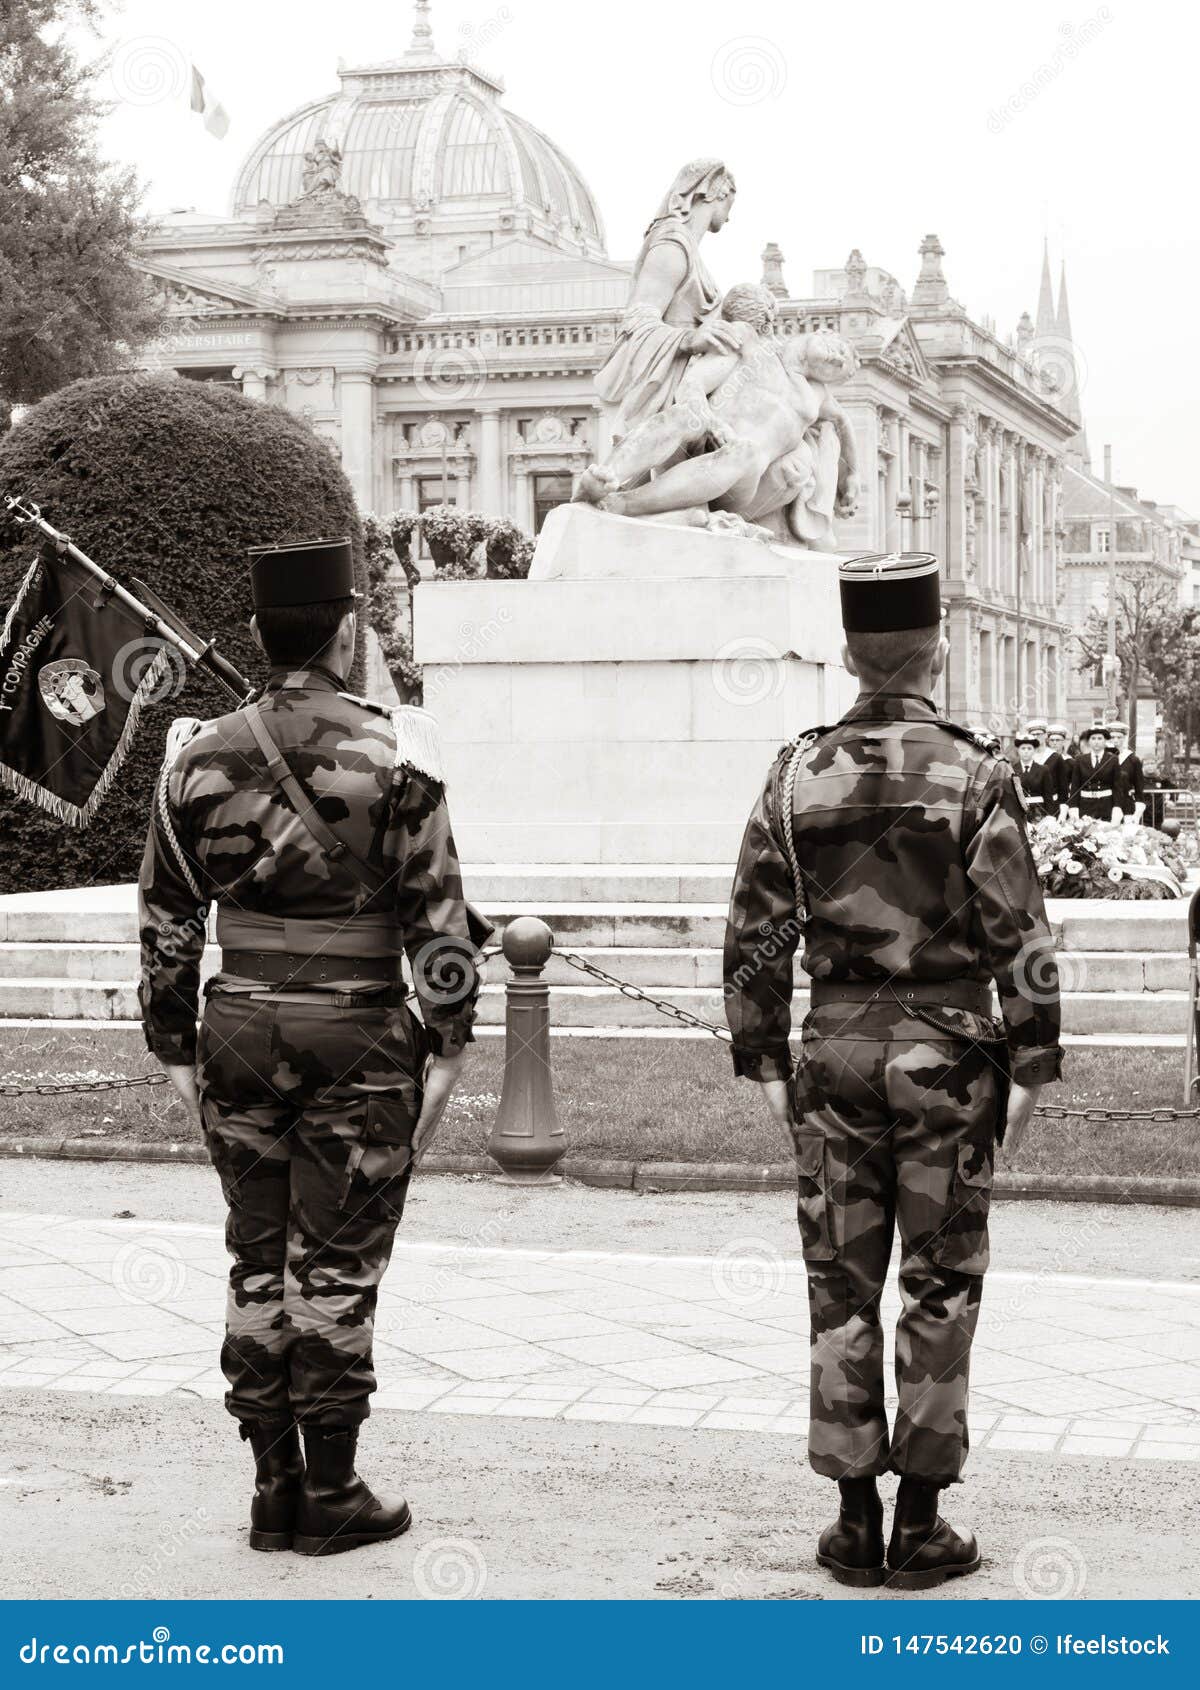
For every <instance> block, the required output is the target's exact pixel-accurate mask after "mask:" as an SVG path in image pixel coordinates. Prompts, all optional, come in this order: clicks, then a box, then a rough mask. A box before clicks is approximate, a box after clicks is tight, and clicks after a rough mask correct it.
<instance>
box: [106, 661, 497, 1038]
mask: <svg viewBox="0 0 1200 1690" xmlns="http://www.w3.org/2000/svg"><path fill="white" fill-rule="evenodd" d="M341 686H342V682H341V681H339V680H338V678H337V677H336V676H335V675H334V674H332V673H331V672H330V671H329V670H325V669H321V668H315V667H314V668H311V669H306V670H297V671H294V672H290V673H289V672H288V671H287V670H285V669H273V670H272V671H271V675H270V678H269V680H268V682H267V687H266V691H265V693H264V695H263V697H262V699H261V700H260V705H261V709H262V715H263V720H264V722H265V723H266V725H267V726H268V728H269V730H270V734H271V737H272V739H274V740H275V742H276V743H277V744H278V746H279V748H280V750H281V751H282V752H283V753H284V754H285V756H286V758H287V761H288V762H289V763H290V764H291V767H292V769H293V771H294V772H295V774H296V775H297V777H298V779H299V781H300V784H301V786H302V788H303V789H304V791H305V793H306V794H307V795H308V796H309V797H311V799H312V802H313V805H314V808H315V809H316V811H317V813H318V814H319V815H320V817H321V819H322V820H323V821H324V822H325V823H326V824H327V825H328V826H330V827H331V828H333V829H334V830H335V831H336V833H337V834H338V836H339V838H341V839H343V840H345V841H346V843H347V845H348V846H349V847H350V849H351V851H353V852H354V853H356V854H357V855H358V856H360V857H362V858H364V859H365V860H366V861H367V862H368V863H369V864H371V865H372V867H375V868H377V869H378V870H379V872H380V875H381V878H382V882H383V884H382V886H381V887H380V888H378V889H371V888H368V887H366V886H364V883H363V874H362V871H361V869H360V868H359V867H358V865H356V864H355V862H354V861H353V859H352V858H351V857H350V856H346V857H343V858H341V859H340V860H337V861H331V860H330V859H329V858H328V857H327V856H326V855H325V853H324V852H323V851H322V849H321V848H320V846H319V845H318V844H317V842H316V840H315V839H314V838H313V836H312V834H311V833H310V832H309V831H308V829H307V828H306V827H305V826H304V824H303V822H302V821H301V820H300V819H299V817H298V816H297V815H296V813H295V811H294V810H293V809H292V807H291V805H290V804H289V803H288V801H287V799H286V798H285V797H284V795H283V793H282V792H281V791H280V790H279V788H278V787H277V786H276V784H275V782H274V780H273V779H272V777H271V776H270V775H269V774H268V772H267V769H266V766H265V762H264V758H263V755H262V753H261V752H260V750H259V748H258V746H257V744H256V743H255V740H254V738H253V736H252V734H251V731H250V728H249V725H248V723H247V721H246V718H245V714H244V712H243V711H241V710H235V711H233V712H232V713H231V714H230V715H228V716H221V717H218V718H217V719H216V720H215V721H212V722H206V723H204V724H203V725H202V727H201V729H200V731H199V733H198V734H197V735H196V736H195V737H194V738H193V739H192V740H191V741H190V742H189V743H188V744H187V745H186V746H185V747H184V749H183V750H182V751H181V752H180V753H179V755H178V757H177V758H176V760H175V762H174V764H173V765H172V767H171V768H170V770H169V772H168V773H167V775H166V777H165V789H164V790H163V792H162V798H163V800H164V801H165V807H166V810H167V817H168V820H169V822H170V825H171V827H172V828H173V829H174V833H175V836H176V839H177V841H178V843H179V846H180V849H181V850H182V852H183V855H184V857H185V860H186V861H187V864H188V867H189V870H190V872H191V875H192V878H193V880H195V882H196V884H197V886H198V887H199V891H200V897H199V898H197V896H196V893H195V891H193V889H192V888H191V887H190V886H189V884H188V880H187V877H186V876H185V874H184V873H183V871H182V869H181V867H180V864H179V861H178V858H177V855H176V853H175V851H174V849H173V847H172V844H171V842H170V839H169V838H168V835H167V831H166V826H165V824H164V820H163V816H162V811H161V806H160V805H156V807H155V811H154V814H153V816H152V818H151V822H150V830H149V834H148V836H147V839H146V850H145V855H144V857H143V859H142V870H141V877H140V882H139V889H138V890H139V899H138V910H139V923H140V928H141V946H142V973H141V983H140V986H139V999H140V1002H141V1006H142V1022H143V1027H144V1030H145V1034H146V1042H147V1044H148V1045H149V1047H150V1049H151V1050H152V1051H153V1052H154V1054H155V1055H156V1056H157V1057H159V1058H160V1059H161V1060H162V1061H164V1062H171V1063H191V1062H193V1061H194V1060H195V1052H196V1016H197V1008H198V993H199V972H200V958H201V953H202V952H203V949H204V941H205V935H206V923H207V914H208V905H209V904H210V903H211V902H212V901H213V900H216V901H217V903H218V905H221V906H222V907H223V908H224V909H226V910H236V911H237V912H239V913H240V914H243V915H250V916H253V915H255V914H259V915H265V916H270V917H286V918H290V919H295V920H298V921H301V922H303V921H305V920H320V921H323V922H329V921H334V922H338V921H340V920H343V919H345V920H349V919H351V918H353V917H354V916H355V915H366V914H375V915H379V914H393V915H394V916H395V917H396V918H397V922H398V925H399V926H400V928H401V929H402V934H403V944H404V949H405V952H406V953H407V956H408V959H409V964H410V967H411V970H412V974H413V981H414V985H415V987H416V991H417V996H418V998H419V1000H420V1003H421V1010H422V1014H423V1017H424V1020H425V1024H426V1026H427V1028H428V1029H429V1032H430V1042H431V1044H432V1047H433V1049H434V1051H435V1052H439V1053H441V1054H450V1053H452V1052H454V1051H457V1050H459V1049H460V1048H461V1047H462V1046H463V1044H465V1043H466V1042H467V1041H468V1040H470V1038H471V1036H472V1035H471V1026H472V1023H473V1020H474V1015H475V1002H476V997H477V995H478V986H479V981H478V974H477V971H476V969H475V968H474V966H473V959H474V958H475V956H476V955H477V953H478V949H479V947H480V946H481V945H482V944H483V943H484V941H485V940H486V938H487V936H488V935H489V934H490V933H491V931H492V930H491V927H490V926H489V924H488V923H487V922H486V921H484V920H483V919H482V917H480V916H479V915H478V914H477V913H476V912H475V911H474V910H473V909H471V907H470V906H469V905H468V904H467V903H466V901H465V900H464V897H463V888H462V878H461V875H460V872H459V864H458V857H457V854H456V852H455V848H454V838H453V835H452V833H451V830H450V818H449V815H448V814H447V810H446V800H445V796H444V793H443V789H442V784H441V782H440V781H439V780H436V779H434V778H433V777H432V776H431V775H429V774H425V773H423V772H421V771H420V770H419V769H416V768H414V767H411V766H409V765H408V764H406V763H403V762H398V757H397V741H396V734H395V731H394V729H393V727H392V723H391V720H390V715H389V713H388V712H387V710H386V709H385V708H384V707H383V706H379V705H372V704H370V703H369V702H367V701H365V700H360V699H354V698H352V697H350V696H349V695H347V694H345V693H342V692H340V690H339V689H340V687H341ZM220 982H221V983H222V984H227V985H228V986H230V987H231V988H232V989H234V990H237V989H239V987H241V988H243V989H244V988H245V983H244V982H238V981H236V980H233V979H230V978H228V977H226V976H221V977H220ZM452 988H453V989H452ZM297 989H308V990H314V991H315V990H320V989H321V988H317V987H312V988H297ZM339 989H344V990H351V989H358V990H361V987H359V988H353V987H350V986H346V985H345V984H344V983H343V984H342V985H341V986H339V983H338V982H337V981H334V980H331V981H330V982H329V983H328V984H327V985H326V986H325V987H324V990H326V991H337V990H339ZM378 989H381V990H382V989H384V988H382V987H380V988H378Z"/></svg>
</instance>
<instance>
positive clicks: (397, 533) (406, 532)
mask: <svg viewBox="0 0 1200 1690" xmlns="http://www.w3.org/2000/svg"><path fill="white" fill-rule="evenodd" d="M386 520H387V522H388V523H389V524H390V529H391V542H392V550H393V551H394V552H395V554H396V558H397V561H398V562H399V564H400V567H401V569H402V570H403V571H404V578H405V580H406V581H407V582H408V590H409V592H410V593H411V592H412V590H413V588H414V587H415V586H416V584H417V582H418V581H419V580H420V579H421V571H420V570H419V569H418V568H417V561H416V559H415V558H414V557H413V555H412V542H413V535H414V534H415V533H416V531H417V529H418V528H419V527H420V526H421V518H420V515H419V513H418V512H417V511H393V512H392V514H391V516H389V517H388V518H387V519H386Z"/></svg>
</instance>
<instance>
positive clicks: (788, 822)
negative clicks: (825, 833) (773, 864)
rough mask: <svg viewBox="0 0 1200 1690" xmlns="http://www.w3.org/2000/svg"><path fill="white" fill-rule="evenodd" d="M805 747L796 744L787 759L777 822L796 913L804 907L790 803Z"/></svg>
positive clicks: (793, 795) (802, 883) (802, 885)
mask: <svg viewBox="0 0 1200 1690" xmlns="http://www.w3.org/2000/svg"><path fill="white" fill-rule="evenodd" d="M806 749H807V747H805V746H803V745H798V746H797V747H796V749H795V750H794V751H793V752H792V755H791V757H790V759H789V760H788V765H787V770H786V772H785V774H784V777H783V792H782V805H781V809H782V815H781V816H780V817H779V824H780V826H781V827H782V829H783V842H784V846H785V848H786V850H787V856H788V862H789V863H790V865H791V870H792V885H793V886H794V888H795V892H796V913H797V915H799V913H800V911H801V910H802V909H803V908H804V882H803V880H802V879H801V875H800V858H799V857H798V856H797V854H796V830H795V828H794V826H793V825H792V803H793V800H794V798H795V793H796V776H797V775H798V774H799V772H800V758H801V755H802V753H803V752H804V751H805V750H806Z"/></svg>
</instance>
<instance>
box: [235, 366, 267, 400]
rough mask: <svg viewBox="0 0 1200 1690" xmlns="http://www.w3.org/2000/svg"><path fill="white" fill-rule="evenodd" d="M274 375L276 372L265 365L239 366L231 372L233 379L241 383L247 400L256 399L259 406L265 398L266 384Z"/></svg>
mask: <svg viewBox="0 0 1200 1690" xmlns="http://www.w3.org/2000/svg"><path fill="white" fill-rule="evenodd" d="M275 374H276V371H274V370H272V369H268V368H267V366H266V365H265V364H239V365H238V366H237V368H236V369H235V370H234V372H233V379H234V381H240V382H241V384H242V392H243V394H244V395H245V397H246V398H247V399H256V400H258V402H259V403H260V404H261V403H263V402H264V401H265V399H266V397H267V383H268V382H269V381H270V380H271V378H272V376H274V375H275Z"/></svg>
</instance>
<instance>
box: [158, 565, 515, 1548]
mask: <svg viewBox="0 0 1200 1690" xmlns="http://www.w3.org/2000/svg"><path fill="white" fill-rule="evenodd" d="M252 558H253V563H252V578H253V586H254V598H255V606H256V621H255V627H256V631H257V634H258V638H259V641H260V643H261V644H262V646H263V648H264V650H265V652H266V654H267V656H268V659H269V660H270V662H271V671H270V677H269V679H268V681H267V685H266V689H265V692H264V695H263V697H262V698H261V700H260V701H259V702H258V703H256V704H251V705H249V706H245V707H243V708H242V709H240V710H236V711H234V712H232V713H231V714H230V715H228V716H223V717H221V718H219V719H218V720H217V721H213V722H207V723H190V724H176V728H177V729H178V728H180V727H182V728H183V730H184V731H183V733H182V734H174V735H173V738H174V740H175V742H176V745H178V741H179V740H181V739H187V734H188V732H191V733H192V735H193V737H191V738H190V739H187V743H186V744H184V745H183V746H182V749H177V754H176V755H175V756H174V757H172V756H171V755H169V756H168V760H167V763H166V764H165V766H164V770H163V777H162V781H161V783H160V788H159V793H158V802H157V806H156V810H155V814H154V817H153V820H152V823H151V827H150V832H149V837H148V839H147V842H146V853H145V859H144V861H143V865H142V873H141V885H140V923H141V941H142V985H141V1004H142V1015H143V1022H144V1026H145V1031H146V1038H147V1042H148V1044H149V1046H150V1049H151V1050H152V1051H153V1053H154V1054H155V1056H156V1057H158V1059H159V1061H160V1062H162V1064H163V1065H164V1067H165V1068H166V1070H167V1073H168V1075H169V1076H170V1078H171V1079H172V1082H173V1083H174V1084H175V1086H176V1089H177V1090H178V1091H179V1092H180V1095H181V1096H182V1097H183V1098H184V1100H185V1102H186V1103H187V1105H188V1107H189V1108H190V1109H192V1110H193V1111H194V1112H196V1113H197V1115H198V1117H199V1119H200V1122H201V1128H202V1131H203V1134H204V1138H205V1142H206V1144H207V1146H208V1150H209V1154H210V1156H211V1159H212V1161H213V1163H214V1165H215V1167H216V1169H217V1172H218V1174H219V1175H220V1179H221V1184H222V1187H223V1190H224V1195H225V1198H226V1201H227V1203H228V1208H229V1219H228V1227H227V1244H228V1247H229V1251H230V1254H231V1256H232V1257H233V1266H232V1270H231V1272H230V1280H229V1295H228V1312H227V1331H226V1338H225V1343H224V1347H223V1349H222V1352H221V1361H222V1367H223V1370H224V1372H225V1376H226V1378H227V1379H228V1381H229V1391H228V1394H227V1396H226V1404H227V1407H228V1408H229V1411H230V1413H231V1414H233V1415H234V1416H235V1417H236V1418H237V1420H238V1421H239V1422H240V1424H241V1429H242V1435H243V1436H244V1437H246V1438H247V1439H248V1440H249V1441H250V1444H251V1447H252V1449H253V1452H254V1455H255V1460H256V1467H257V1479H256V1490H255V1497H254V1501H253V1504H252V1508H251V1536H250V1542H251V1545H252V1546H253V1547H254V1548H257V1549H286V1548H293V1547H294V1548H295V1549H297V1550H298V1551H299V1552H301V1553H304V1554H332V1553H337V1552H338V1551H340V1550H343V1549H351V1548H354V1547H355V1546H357V1545H359V1544H363V1543H370V1542H377V1541H380V1540H382V1539H386V1538H390V1537H395V1536H398V1535H399V1533H400V1532H402V1531H404V1530H405V1529H406V1528H407V1526H408V1525H409V1523H410V1519H411V1516H410V1513H409V1510H408V1507H407V1505H406V1504H405V1503H404V1502H403V1501H402V1500H399V1499H397V1500H395V1501H386V1500H381V1499H380V1498H378V1497H376V1496H375V1495H374V1494H373V1493H372V1492H371V1490H370V1489H369V1488H368V1486H367V1485H366V1484H365V1483H364V1482H363V1481H362V1480H361V1479H359V1478H358V1476H357V1474H356V1473H355V1470H354V1456H355V1446H356V1441H357V1431H358V1426H359V1424H360V1422H361V1421H362V1420H363V1419H364V1418H365V1417H366V1415H367V1414H368V1412H369V1408H368V1398H369V1396H370V1394H371V1392H372V1391H373V1390H374V1388H375V1374H374V1370H373V1367H372V1359H371V1334H372V1325H373V1320H374V1314H375V1305H376V1300H377V1297H378V1293H379V1282H380V1279H381V1277H382V1274H383V1270H384V1268H385V1267H386V1266H387V1262H388V1257H389V1255H390V1252H391V1248H392V1240H393V1235H394V1233H395V1230H396V1226H397V1223H398V1222H399V1220H400V1216H401V1212H402V1210H403V1207H404V1198H405V1193H406V1190H407V1187H408V1182H409V1177H410V1174H411V1171H412V1167H413V1161H414V1157H415V1156H416V1154H417V1153H418V1152H419V1150H420V1149H421V1148H422V1146H423V1144H424V1143H425V1142H426V1141H427V1139H428V1137H429V1135H430V1133H431V1132H432V1131H433V1129H434V1127H435V1126H436V1124H437V1120H438V1118H439V1116H440V1114H441V1112H442V1110H443V1109H444V1107H445V1104H446V1101H447V1099H448V1097H449V1093H450V1090H451V1088H452V1086H453V1083H454V1080H455V1078H456V1076H457V1073H458V1069H459V1066H460V1064H461V1060H462V1055H463V1050H464V1046H465V1045H466V1043H467V1042H468V1041H469V1040H470V1038H471V1036H472V1034H471V1027H472V1022H473V1019H474V1010H475V998H476V993H477V989H478V977H477V973H476V966H475V963H476V958H477V955H478V950H479V947H480V945H481V944H482V943H483V941H484V940H485V939H486V937H487V935H488V933H489V932H490V931H491V930H490V928H489V927H488V925H487V923H486V922H483V921H482V920H481V919H480V918H479V917H478V916H477V915H476V914H475V912H474V911H473V910H471V909H470V908H469V906H468V905H467V904H466V902H465V901H464V898H463V890H462V882H461V878H460V874H459V866H458V861H457V858H456V855H455V850H454V840H453V837H452V835H451V831H450V822H449V818H448V815H447V812H446V801H445V796H444V792H443V787H442V780H441V771H440V766H439V762H438V749H437V743H436V736H435V734H434V731H433V724H432V721H431V719H430V718H429V717H427V716H426V715H425V713H424V712H423V711H420V710H412V709H400V710H397V711H395V712H390V711H388V710H387V709H386V708H385V707H384V706H380V705H374V704H371V703H369V702H368V701H366V700H364V699H359V698H355V697H353V696H352V695H351V694H349V693H347V692H345V691H343V690H342V689H343V687H344V685H345V677H346V675H347V674H348V672H349V668H350V665H351V662H352V661H353V653H354V639H355V614H354V597H353V575H352V567H351V552H350V545H349V542H348V541H340V542H321V543H312V544H309V545H305V546H298V547H287V548H265V549H261V550H258V551H256V552H255V553H254V554H252ZM214 901H215V902H216V904H217V937H218V940H219V941H220V944H221V947H222V956H221V969H220V973H219V974H218V975H217V976H216V977H215V978H214V979H213V980H212V981H211V982H210V983H209V986H208V988H207V994H206V998H207V1001H206V1003H205V1007H204V1015H203V1022H202V1025H201V1027H200V1030H199V1041H198V1044H197V1027H196V1018H197V1007H198V1004H197V997H198V986H199V964H200V957H201V952H202V950H203V947H204V939H205V931H206V920H207V912H208V907H209V906H210V905H211V904H212V903H213V902H214ZM405 953H406V954H407V956H408V958H409V962H410V967H411V970H412V976H413V980H414V983H415V987H416V992H417V996H418V998H419V1000H420V1004H421V1009H422V1013H423V1021H422V1020H418V1019H417V1018H416V1017H415V1016H414V1015H413V1013H412V1012H411V1010H410V1008H409V1006H408V1003H407V1001H406V993H405V987H404V985H403V982H402V979H401V966H402V964H401V957H402V955H403V954H405ZM297 1428H299V1429H300V1431H302V1432H303V1434H304V1443H305V1454H306V1459H305V1460H303V1461H302V1459H301V1454H300V1441H299V1437H298V1433H297Z"/></svg>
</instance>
